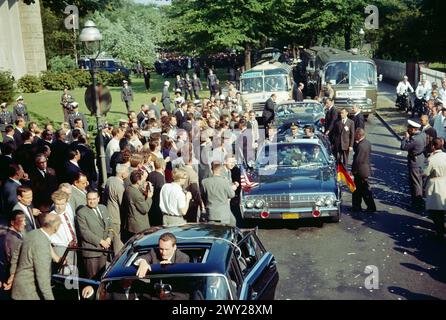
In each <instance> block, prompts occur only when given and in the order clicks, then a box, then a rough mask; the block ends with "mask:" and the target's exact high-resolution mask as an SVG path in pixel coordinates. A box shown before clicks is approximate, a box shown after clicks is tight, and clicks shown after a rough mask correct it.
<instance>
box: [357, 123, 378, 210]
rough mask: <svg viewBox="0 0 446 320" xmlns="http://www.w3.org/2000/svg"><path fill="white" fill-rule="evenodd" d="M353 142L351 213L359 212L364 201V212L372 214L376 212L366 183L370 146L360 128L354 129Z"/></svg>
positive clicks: (368, 171) (368, 173) (367, 182)
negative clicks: (354, 186) (353, 186)
mask: <svg viewBox="0 0 446 320" xmlns="http://www.w3.org/2000/svg"><path fill="white" fill-rule="evenodd" d="M355 140H356V142H355V144H354V146H353V150H354V152H355V154H354V155H353V163H352V173H353V177H354V179H355V185H356V190H355V191H354V192H353V198H352V211H361V210H362V209H361V203H362V200H363V199H364V202H365V204H366V205H367V209H366V211H367V212H370V213H372V212H375V211H376V205H375V201H374V200H373V195H372V191H371V189H370V185H369V181H368V178H369V176H370V172H371V168H370V154H371V153H372V145H371V143H370V142H369V141H368V140H366V138H365V131H364V129H362V128H358V129H356V132H355Z"/></svg>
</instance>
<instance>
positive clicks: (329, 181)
mask: <svg viewBox="0 0 446 320" xmlns="http://www.w3.org/2000/svg"><path fill="white" fill-rule="evenodd" d="M254 180H255V181H256V182H258V183H259V185H258V186H256V187H255V188H253V189H251V190H250V191H249V192H247V194H249V195H265V194H283V193H297V192H302V193H319V192H334V193H335V194H337V181H336V174H335V171H334V170H333V169H332V168H330V167H329V166H327V167H323V168H320V169H315V170H296V169H291V168H279V169H277V170H276V171H275V172H271V173H270V174H259V172H258V171H257V172H256V175H255V177H254Z"/></svg>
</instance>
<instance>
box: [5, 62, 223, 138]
mask: <svg viewBox="0 0 446 320" xmlns="http://www.w3.org/2000/svg"><path fill="white" fill-rule="evenodd" d="M189 74H190V75H192V72H189ZM217 75H218V78H219V79H220V81H221V82H222V83H223V82H224V81H226V80H227V74H226V70H217ZM151 76H152V78H151V89H150V92H149V93H147V92H146V89H145V86H144V79H143V78H136V77H135V76H134V75H132V85H131V86H132V89H133V92H134V101H133V103H132V109H133V110H134V111H136V112H139V109H140V106H141V104H143V103H147V104H150V99H151V98H152V97H153V96H156V97H158V100H160V98H161V92H162V87H163V83H164V81H165V80H169V81H170V84H171V86H170V91H171V92H172V94H171V97H172V99H173V97H174V94H173V91H174V89H173V88H174V84H175V80H174V79H165V78H163V77H162V76H160V75H158V74H157V73H156V72H152V73H151ZM201 79H202V82H203V88H206V82H205V81H204V80H205V79H204V77H203V73H202V77H201ZM85 90H86V89H85V88H76V89H74V90H72V91H71V94H72V95H73V96H74V98H75V99H76V101H77V102H78V103H79V110H80V111H81V112H83V113H84V114H85V115H87V118H88V126H89V131H91V130H94V128H95V127H96V119H95V117H92V116H90V111H89V110H88V109H87V107H86V105H85V102H84V94H85ZM110 92H111V95H112V106H111V109H110V112H109V113H108V114H107V121H108V122H110V123H115V124H116V123H117V121H118V120H119V119H122V118H126V117H127V115H126V114H127V109H126V108H125V105H124V103H123V102H122V101H121V88H120V87H112V88H110ZM61 94H62V92H60V91H49V90H43V91H40V92H38V93H24V94H22V95H23V97H24V98H25V103H26V105H27V106H28V111H29V112H30V115H31V119H32V120H33V121H36V122H38V123H39V125H41V126H42V125H43V124H44V123H47V122H52V123H53V124H54V125H55V126H56V128H58V127H59V125H60V124H61V123H62V121H63V111H62V107H61V105H60V96H61ZM17 95H18V94H17ZM202 96H203V97H205V96H209V91H207V90H204V91H202ZM10 110H12V108H11V107H10Z"/></svg>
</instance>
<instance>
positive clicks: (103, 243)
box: [76, 191, 114, 279]
mask: <svg viewBox="0 0 446 320" xmlns="http://www.w3.org/2000/svg"><path fill="white" fill-rule="evenodd" d="M76 224H77V227H78V235H79V238H80V240H81V241H80V242H81V247H83V248H92V249H105V250H108V249H111V245H112V241H113V237H114V236H113V229H112V220H111V217H110V215H109V214H108V210H107V208H106V207H105V206H103V205H102V204H99V195H98V193H97V192H96V191H90V192H88V193H87V205H86V206H85V207H82V208H80V209H79V210H78V211H77V215H76ZM82 255H83V257H84V262H85V268H86V272H87V277H88V278H89V279H93V278H95V279H97V278H99V277H100V276H101V275H102V273H103V271H104V269H105V265H106V263H107V253H105V252H93V251H83V252H82Z"/></svg>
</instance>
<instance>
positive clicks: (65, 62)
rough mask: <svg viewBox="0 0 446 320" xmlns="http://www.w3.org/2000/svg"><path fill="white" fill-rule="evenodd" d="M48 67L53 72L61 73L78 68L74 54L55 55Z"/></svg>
mask: <svg viewBox="0 0 446 320" xmlns="http://www.w3.org/2000/svg"><path fill="white" fill-rule="evenodd" d="M48 69H49V70H50V71H51V72H56V73H61V72H68V71H71V70H76V69H77V66H76V61H75V60H74V58H73V57H72V56H55V57H52V58H51V59H50V61H48Z"/></svg>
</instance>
